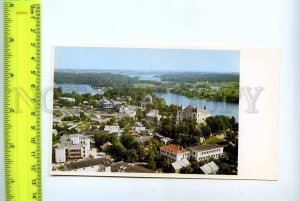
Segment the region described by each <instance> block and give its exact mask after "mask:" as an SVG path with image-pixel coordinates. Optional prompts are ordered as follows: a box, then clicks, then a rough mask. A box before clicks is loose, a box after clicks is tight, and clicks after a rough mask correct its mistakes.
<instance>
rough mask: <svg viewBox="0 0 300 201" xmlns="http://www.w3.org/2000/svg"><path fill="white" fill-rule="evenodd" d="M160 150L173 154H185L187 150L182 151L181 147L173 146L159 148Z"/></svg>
mask: <svg viewBox="0 0 300 201" xmlns="http://www.w3.org/2000/svg"><path fill="white" fill-rule="evenodd" d="M160 149H161V150H166V151H169V152H173V153H176V154H179V153H185V152H187V151H188V150H186V149H183V148H182V147H180V146H177V145H175V144H169V145H166V146H163V147H160Z"/></svg>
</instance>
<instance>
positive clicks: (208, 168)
mask: <svg viewBox="0 0 300 201" xmlns="http://www.w3.org/2000/svg"><path fill="white" fill-rule="evenodd" d="M200 169H201V170H202V172H203V173H204V174H216V173H217V172H218V170H219V167H218V166H217V165H216V163H215V162H213V161H211V162H209V163H206V164H205V165H203V166H201V167H200Z"/></svg>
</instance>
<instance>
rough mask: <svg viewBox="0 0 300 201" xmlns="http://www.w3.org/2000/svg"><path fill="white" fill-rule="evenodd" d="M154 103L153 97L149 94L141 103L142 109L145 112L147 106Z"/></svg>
mask: <svg viewBox="0 0 300 201" xmlns="http://www.w3.org/2000/svg"><path fill="white" fill-rule="evenodd" d="M152 103H153V102H152V96H151V95H150V94H147V95H146V96H145V97H144V99H143V101H142V102H141V108H142V109H143V110H144V109H146V107H147V105H151V104H152Z"/></svg>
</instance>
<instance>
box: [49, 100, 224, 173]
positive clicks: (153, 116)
mask: <svg viewBox="0 0 300 201" xmlns="http://www.w3.org/2000/svg"><path fill="white" fill-rule="evenodd" d="M61 99H62V100H64V101H70V102H75V100H73V99H72V98H64V97H61ZM98 102H99V106H100V109H101V110H99V111H94V113H93V114H92V115H91V117H90V118H89V121H90V122H92V123H106V122H108V121H109V120H110V119H111V118H116V119H119V120H121V119H122V118H124V117H130V118H134V117H135V116H136V111H137V109H138V108H140V109H142V110H145V109H146V108H147V106H148V105H151V104H153V100H152V97H151V95H147V96H145V98H144V99H143V101H142V102H141V105H140V106H131V105H126V103H125V101H122V100H120V101H118V100H117V101H114V100H107V99H102V100H100V101H98ZM87 104H88V103H85V105H87ZM56 109H59V107H58V108H56ZM109 110H113V111H116V112H105V111H109ZM62 111H63V112H64V116H66V115H67V116H68V115H69V116H72V115H73V116H74V114H76V115H77V116H78V115H79V117H80V113H81V112H84V110H81V108H80V107H78V106H77V107H76V106H75V107H72V108H67V109H66V108H64V109H63V110H62ZM209 116H210V113H209V112H208V111H207V110H206V108H204V109H198V108H194V107H193V106H192V105H189V106H188V107H186V108H181V109H179V110H178V111H177V115H176V124H179V122H180V121H182V120H185V119H189V120H196V122H197V123H202V122H204V121H205V119H206V118H207V117H209ZM161 118H162V116H161V115H160V113H159V110H156V109H152V110H150V111H149V112H147V113H146V114H145V122H146V123H148V124H157V125H158V124H159V123H160V120H161ZM62 124H63V123H62V121H61V119H60V118H57V117H55V118H54V119H53V127H54V128H55V127H57V126H62ZM64 126H68V129H69V130H70V129H76V127H77V124H75V123H72V125H71V123H69V124H66V125H64ZM54 130H55V129H54ZM97 131H99V125H98V126H97V129H94V130H93V129H90V130H87V131H83V132H82V131H80V130H78V133H80V134H65V135H63V136H61V137H60V140H59V143H58V144H57V145H55V148H54V156H55V157H54V158H55V159H54V160H55V163H57V164H63V165H64V170H65V171H95V172H144V173H154V171H152V170H149V169H146V168H145V167H142V166H139V165H136V164H129V163H125V162H117V163H114V162H113V160H111V158H109V156H108V155H104V156H103V157H100V158H99V157H95V156H94V155H93V153H92V150H91V143H94V142H95V139H94V136H95V133H96V132H97ZM102 131H103V132H106V133H108V134H117V135H118V137H121V136H122V135H123V133H124V130H123V129H121V128H120V126H119V125H117V124H116V125H105V126H104V129H103V130H102ZM53 132H54V131H53ZM129 132H130V135H132V136H133V137H134V138H135V139H136V140H137V141H138V142H139V143H145V142H146V141H147V140H149V139H151V138H153V137H154V138H156V139H158V140H161V141H162V142H164V144H165V146H162V147H160V154H161V156H165V157H168V158H170V159H171V160H172V161H173V162H172V167H173V169H174V172H179V171H180V169H181V168H184V167H186V166H188V165H189V164H190V162H189V161H190V160H191V159H192V160H196V161H202V160H207V159H216V158H218V157H220V156H222V155H223V147H222V146H219V145H215V144H210V145H200V146H196V147H188V148H186V149H184V148H183V147H181V146H178V145H175V144H172V141H173V139H171V138H169V137H165V136H163V135H160V134H159V133H157V132H153V131H151V130H149V129H147V128H146V127H145V126H144V125H143V123H142V122H138V121H137V122H135V124H134V126H133V127H132V129H131V130H130V131H129ZM56 134H57V131H56ZM111 145H112V144H111V143H110V142H106V143H105V144H103V145H102V146H100V149H101V150H102V151H104V152H106V151H107V150H108V149H109V147H110V146H111ZM209 168H211V169H209ZM202 169H203V172H204V173H205V174H214V173H216V172H217V169H218V168H217V166H216V164H214V163H208V164H205V167H202Z"/></svg>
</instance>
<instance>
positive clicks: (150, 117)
mask: <svg viewBox="0 0 300 201" xmlns="http://www.w3.org/2000/svg"><path fill="white" fill-rule="evenodd" d="M160 118H161V115H159V111H158V110H154V109H152V110H150V111H149V112H148V113H147V114H146V122H147V123H149V124H153V123H156V124H159V121H160Z"/></svg>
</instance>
